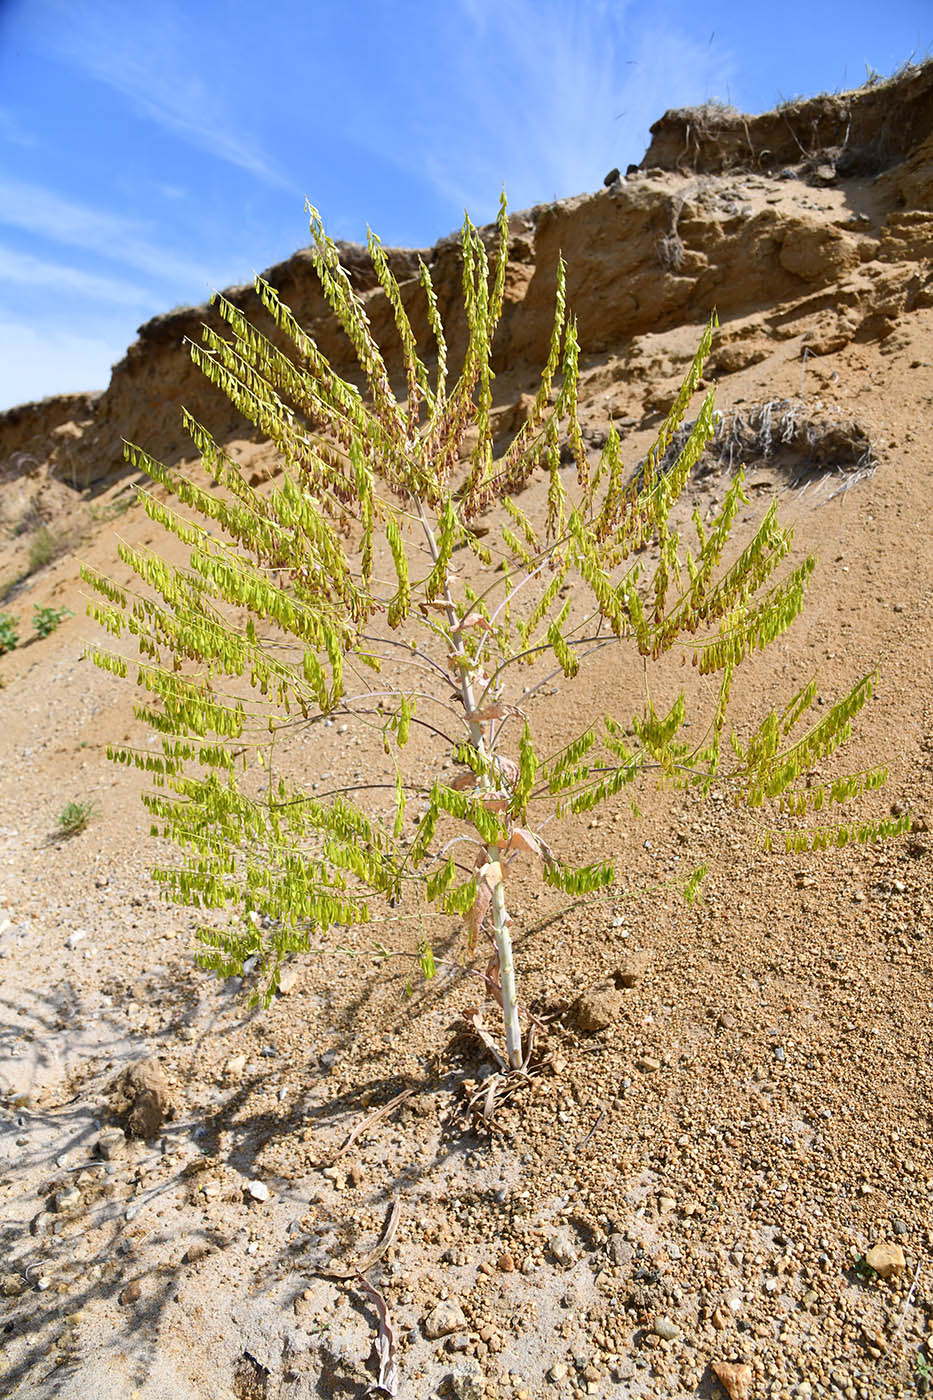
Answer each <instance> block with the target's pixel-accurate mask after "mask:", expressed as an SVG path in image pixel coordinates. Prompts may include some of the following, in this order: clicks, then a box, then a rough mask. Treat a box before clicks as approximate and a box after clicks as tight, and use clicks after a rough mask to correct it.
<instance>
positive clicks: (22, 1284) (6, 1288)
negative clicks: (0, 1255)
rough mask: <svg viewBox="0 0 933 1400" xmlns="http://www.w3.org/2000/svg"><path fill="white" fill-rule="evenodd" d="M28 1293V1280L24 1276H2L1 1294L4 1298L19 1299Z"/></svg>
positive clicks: (0, 1283) (0, 1278)
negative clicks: (21, 1295)
mask: <svg viewBox="0 0 933 1400" xmlns="http://www.w3.org/2000/svg"><path fill="white" fill-rule="evenodd" d="M25 1292H26V1280H25V1279H24V1278H23V1276H22V1274H3V1275H0V1294H2V1296H3V1297H4V1298H18V1297H19V1296H20V1294H21V1293H25Z"/></svg>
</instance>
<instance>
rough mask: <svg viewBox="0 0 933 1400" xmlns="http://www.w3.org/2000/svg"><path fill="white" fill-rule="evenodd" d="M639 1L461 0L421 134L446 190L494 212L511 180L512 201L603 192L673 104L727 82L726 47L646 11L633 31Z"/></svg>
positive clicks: (427, 166)
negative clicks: (440, 84)
mask: <svg viewBox="0 0 933 1400" xmlns="http://www.w3.org/2000/svg"><path fill="white" fill-rule="evenodd" d="M628 9H629V7H628V6H627V5H626V4H625V2H624V0H619V3H608V0H509V3H508V4H501V3H495V4H494V3H492V2H491V0H457V3H456V4H454V5H452V6H451V7H450V11H448V14H449V15H450V20H449V23H450V24H451V25H452V26H454V27H455V28H456V29H457V30H458V31H459V42H458V43H457V44H451V45H450V47H449V54H450V55H451V56H450V57H449V59H448V63H447V68H446V70H445V73H444V83H445V92H444V102H443V104H442V105H438V106H437V107H436V110H434V111H432V112H431V113H430V117H428V113H427V112H424V114H423V115H421V116H420V119H417V129H416V130H414V131H413V145H414V146H415V147H416V148H418V147H420V153H419V154H420V160H421V164H422V168H423V169H424V170H425V173H426V174H427V175H428V177H429V178H430V180H431V181H432V183H433V184H434V186H435V188H436V189H437V190H438V191H439V192H440V193H441V194H442V195H443V196H444V197H446V198H447V199H449V200H451V202H455V203H456V205H458V206H459V207H461V208H462V207H464V206H466V207H467V208H469V209H470V210H471V212H472V211H476V212H477V213H478V212H479V211H483V213H484V215H485V214H487V213H489V212H490V211H491V208H492V207H493V202H494V200H495V199H496V197H497V195H498V191H499V188H500V186H501V185H502V183H503V181H504V182H505V183H506V186H507V189H508V193H509V198H510V202H511V203H512V204H513V206H521V205H523V204H530V203H535V202H540V201H541V200H544V199H549V198H550V197H551V196H552V195H557V196H559V197H563V196H566V195H571V194H575V193H579V192H581V191H583V190H590V189H593V188H595V187H597V186H598V185H599V183H600V182H601V181H602V178H603V176H604V174H605V173H606V170H608V168H609V167H610V166H612V165H619V164H621V165H622V166H623V167H624V165H625V163H626V161H627V160H629V159H635V160H637V159H640V157H641V155H642V153H643V151H644V149H645V147H646V145H647V140H648V127H649V125H650V123H651V122H652V121H655V120H656V119H657V118H658V117H659V116H660V115H661V106H662V104H663V105H667V104H670V105H675V104H676V105H688V104H690V103H694V102H700V101H703V100H705V99H706V98H708V97H711V96H713V95H715V94H718V93H722V92H723V91H724V90H725V89H726V87H727V85H728V81H729V77H730V75H731V74H732V72H733V60H732V58H731V55H730V54H729V53H728V52H727V51H724V50H723V49H722V48H721V47H711V46H710V45H709V43H708V42H707V41H702V42H700V41H696V40H694V39H692V38H691V37H689V36H688V35H687V34H685V33H680V32H678V31H677V30H676V29H673V28H671V27H665V26H663V25H661V24H660V23H659V24H658V25H657V26H652V25H650V23H649V24H648V25H647V26H646V25H645V23H644V18H643V17H642V18H641V19H640V20H639V22H638V23H637V24H635V23H634V21H633V23H632V25H631V32H630V28H629V26H628V24H627V12H628ZM410 150H411V148H410V147H409V151H408V159H409V161H410Z"/></svg>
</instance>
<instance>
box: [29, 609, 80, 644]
mask: <svg viewBox="0 0 933 1400" xmlns="http://www.w3.org/2000/svg"><path fill="white" fill-rule="evenodd" d="M73 616H74V614H73V613H72V611H71V609H70V608H40V606H39V604H38V603H35V604H33V609H32V625H33V629H34V631H35V632H36V635H37V636H39V637H50V636H51V635H52V633H53V632H54V631H55V629H56V628H57V627H59V626H60V625H61V623H63V622H64V620H65V618H66V617H73Z"/></svg>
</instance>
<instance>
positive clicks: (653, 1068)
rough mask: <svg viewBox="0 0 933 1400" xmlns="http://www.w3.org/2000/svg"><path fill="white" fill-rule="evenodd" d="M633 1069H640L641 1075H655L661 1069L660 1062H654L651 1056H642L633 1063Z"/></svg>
mask: <svg viewBox="0 0 933 1400" xmlns="http://www.w3.org/2000/svg"><path fill="white" fill-rule="evenodd" d="M635 1068H636V1069H640V1070H641V1072H642V1074H655V1073H657V1071H658V1070H659V1069H660V1068H661V1061H660V1060H656V1059H655V1058H654V1056H653V1055H642V1057H641V1059H639V1060H636V1061H635Z"/></svg>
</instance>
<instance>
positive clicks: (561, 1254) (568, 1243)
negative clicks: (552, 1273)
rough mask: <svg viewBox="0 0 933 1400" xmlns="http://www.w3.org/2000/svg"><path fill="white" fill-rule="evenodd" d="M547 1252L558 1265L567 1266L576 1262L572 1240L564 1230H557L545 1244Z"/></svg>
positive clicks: (575, 1252)
mask: <svg viewBox="0 0 933 1400" xmlns="http://www.w3.org/2000/svg"><path fill="white" fill-rule="evenodd" d="M547 1247H548V1250H549V1251H550V1253H551V1255H552V1257H553V1258H554V1259H556V1260H557V1263H558V1264H563V1265H565V1266H569V1265H571V1264H575V1263H576V1262H577V1251H576V1250H575V1249H574V1247H573V1240H572V1239H571V1238H570V1236H569V1235H568V1234H567V1232H566V1231H565V1230H557V1231H555V1233H554V1234H553V1235H552V1236H551V1238H550V1239H549V1240H548V1242H547Z"/></svg>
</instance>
